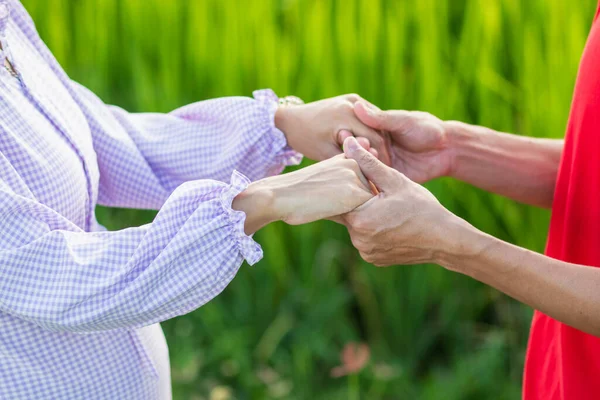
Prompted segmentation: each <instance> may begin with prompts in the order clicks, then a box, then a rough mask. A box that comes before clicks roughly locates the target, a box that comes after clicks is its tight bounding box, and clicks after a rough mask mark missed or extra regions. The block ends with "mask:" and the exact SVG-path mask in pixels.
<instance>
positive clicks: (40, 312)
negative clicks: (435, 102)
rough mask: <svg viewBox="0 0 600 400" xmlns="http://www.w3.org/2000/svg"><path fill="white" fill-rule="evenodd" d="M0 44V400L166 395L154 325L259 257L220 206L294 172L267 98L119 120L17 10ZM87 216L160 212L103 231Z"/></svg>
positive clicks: (8, 16) (8, 9)
mask: <svg viewBox="0 0 600 400" xmlns="http://www.w3.org/2000/svg"><path fill="white" fill-rule="evenodd" d="M0 39H1V42H2V47H3V49H4V51H3V52H2V54H1V55H0V58H1V59H0V65H3V64H4V58H5V57H7V58H8V59H9V60H10V61H11V63H12V64H13V65H14V67H15V69H16V71H17V72H18V77H14V76H12V75H11V74H9V73H8V71H6V70H5V69H4V68H1V72H0V399H11V400H13V399H28V400H29V399H165V398H170V389H168V386H169V368H168V357H167V353H166V346H165V345H164V336H163V335H162V331H161V330H160V326H159V325H158V324H157V323H158V322H160V321H164V320H166V319H169V318H172V317H175V316H177V315H182V314H185V313H188V312H190V311H192V310H194V309H196V308H198V307H200V306H202V305H203V304H205V303H207V302H208V301H210V300H211V299H212V298H213V297H215V296H216V295H218V294H219V293H220V292H221V291H222V290H223V289H224V288H225V286H227V284H228V283H229V282H230V281H231V280H232V279H233V277H234V276H235V274H236V272H237V270H238V268H239V267H240V265H241V264H242V262H243V260H244V259H245V260H247V261H248V263H250V264H253V263H256V262H257V261H258V260H259V259H260V258H261V256H262V252H261V249H260V246H259V245H258V244H257V243H255V242H254V241H253V240H252V239H251V238H250V237H248V236H246V235H245V234H244V229H243V225H244V218H245V215H244V214H243V213H241V212H236V211H233V210H232V209H231V202H232V199H233V198H234V196H235V195H236V194H238V193H239V192H240V191H242V190H244V188H245V187H246V185H247V184H248V182H249V180H255V179H260V178H262V177H265V176H268V175H272V174H277V173H279V172H281V170H282V169H283V168H284V167H285V166H286V165H289V164H296V163H298V162H299V161H300V155H299V154H298V153H296V152H294V151H292V150H291V149H290V148H289V147H288V146H287V144H286V141H285V137H284V135H283V134H282V132H281V131H279V130H278V129H276V128H275V126H274V121H273V117H274V113H275V109H276V107H277V97H276V96H275V94H274V93H273V92H271V91H270V90H262V91H257V92H255V93H254V99H252V98H245V97H230V98H221V99H215V100H209V101H203V102H199V103H195V104H191V105H188V106H186V107H183V108H180V109H178V110H175V111H173V112H171V113H169V114H130V113H128V112H126V111H124V110H122V109H120V108H117V107H112V106H107V105H105V104H104V103H103V102H102V101H101V100H100V99H99V98H98V97H96V96H95V95H94V94H93V93H91V92H90V91H88V90H87V89H85V88H84V87H82V86H80V85H78V84H77V83H74V82H72V81H71V80H70V79H69V77H68V76H67V75H66V74H65V72H64V71H63V70H62V69H61V67H60V66H59V64H58V63H57V61H56V60H55V59H54V57H53V56H52V54H51V53H50V51H49V50H48V48H47V47H46V46H45V45H44V43H43V42H42V40H41V39H40V37H39V36H38V34H37V32H36V30H35V26H34V24H33V22H32V20H31V18H30V17H29V15H28V14H27V12H26V10H25V9H24V7H23V6H22V5H21V4H20V2H18V1H17V0H7V1H6V0H2V1H0ZM234 170H237V171H239V172H234ZM246 177H248V178H246ZM96 204H102V205H106V206H115V207H133V208H145V209H160V211H159V213H158V215H157V216H156V219H155V220H154V222H153V223H151V224H148V225H145V226H141V227H138V228H130V229H124V230H121V231H117V232H107V231H106V230H104V229H103V228H102V227H101V226H100V225H99V224H98V222H97V221H96V218H95V215H94V208H95V207H96ZM161 359H162V361H161ZM165 359H166V361H165ZM161 362H162V364H163V365H158V364H161ZM165 363H166V365H164V364H165ZM165 388H166V389H165Z"/></svg>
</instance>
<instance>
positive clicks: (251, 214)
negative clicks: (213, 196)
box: [231, 179, 279, 235]
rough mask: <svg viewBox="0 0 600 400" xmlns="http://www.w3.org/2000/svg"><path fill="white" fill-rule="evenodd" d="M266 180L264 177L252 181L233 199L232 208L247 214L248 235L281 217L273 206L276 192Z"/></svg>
mask: <svg viewBox="0 0 600 400" xmlns="http://www.w3.org/2000/svg"><path fill="white" fill-rule="evenodd" d="M265 181H266V180H264V179H263V180H261V181H257V182H252V183H250V185H248V187H247V188H246V190H244V191H243V192H241V193H240V194H238V195H237V196H236V197H235V198H234V199H233V203H232V204H231V208H232V209H234V210H236V211H242V212H244V213H245V214H246V220H245V222H244V231H245V233H246V234H247V235H252V234H253V233H255V232H257V231H258V230H260V229H261V228H263V227H264V226H266V225H268V224H270V223H271V222H275V221H277V220H278V219H279V218H278V215H277V214H276V212H275V209H274V207H273V205H274V193H273V191H272V190H271V189H270V187H269V185H268V184H266V182H265Z"/></svg>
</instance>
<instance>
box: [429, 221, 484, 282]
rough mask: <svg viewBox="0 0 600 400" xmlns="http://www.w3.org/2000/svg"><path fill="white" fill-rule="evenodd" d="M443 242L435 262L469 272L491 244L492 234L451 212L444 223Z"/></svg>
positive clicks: (435, 255)
mask: <svg viewBox="0 0 600 400" xmlns="http://www.w3.org/2000/svg"><path fill="white" fill-rule="evenodd" d="M442 226H443V227H444V228H443V230H442V234H441V235H440V237H441V239H440V243H442V244H441V245H440V246H439V248H438V251H436V252H435V253H434V260H433V261H434V262H435V263H436V264H438V265H440V266H442V267H444V268H446V269H448V270H451V271H454V272H460V273H463V274H467V275H470V274H469V271H468V270H469V266H470V265H471V264H472V263H473V261H476V260H477V258H478V257H480V255H481V254H482V253H483V252H484V251H485V249H486V248H488V247H489V246H490V244H491V243H490V240H491V239H493V238H492V237H491V236H489V235H487V234H485V233H483V232H481V231H479V230H478V229H476V228H475V227H474V226H472V225H471V224H469V223H468V222H466V221H465V220H463V219H462V218H459V217H457V216H456V215H454V214H450V215H449V218H448V219H447V220H446V221H445V222H444V223H443V224H442Z"/></svg>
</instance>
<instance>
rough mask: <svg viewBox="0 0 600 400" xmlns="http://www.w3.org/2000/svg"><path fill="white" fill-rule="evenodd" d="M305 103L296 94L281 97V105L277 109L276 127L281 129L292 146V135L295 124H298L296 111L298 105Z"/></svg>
mask: <svg viewBox="0 0 600 400" xmlns="http://www.w3.org/2000/svg"><path fill="white" fill-rule="evenodd" d="M302 104H304V103H303V102H302V100H300V99H299V98H297V97H294V96H288V97H282V98H280V99H279V106H278V107H277V110H276V111H275V127H276V128H277V129H279V130H280V131H281V132H283V134H284V135H285V137H286V140H287V142H288V145H290V146H291V144H290V142H291V141H293V140H291V139H292V138H291V136H292V135H293V132H295V131H294V129H293V128H294V126H298V121H297V118H296V111H297V108H298V106H300V105H302Z"/></svg>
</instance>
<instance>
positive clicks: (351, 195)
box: [232, 154, 373, 234]
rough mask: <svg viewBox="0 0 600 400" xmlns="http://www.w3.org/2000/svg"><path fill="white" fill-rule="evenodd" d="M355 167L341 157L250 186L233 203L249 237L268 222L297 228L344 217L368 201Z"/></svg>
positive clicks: (368, 193)
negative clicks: (322, 220)
mask: <svg viewBox="0 0 600 400" xmlns="http://www.w3.org/2000/svg"><path fill="white" fill-rule="evenodd" d="M372 197H373V194H372V192H371V189H370V186H369V183H368V181H367V180H366V179H365V177H364V175H363V174H362V172H360V168H359V167H358V164H357V163H356V161H354V160H350V159H347V158H346V157H345V156H344V155H343V154H342V155H338V156H336V157H333V158H331V159H328V160H325V161H322V162H320V163H317V164H314V165H311V166H309V167H306V168H303V169H301V170H298V171H295V172H291V173H288V174H284V175H278V176H273V177H270V178H266V179H262V180H260V181H257V182H253V183H251V184H250V186H248V188H247V189H246V190H245V191H244V192H242V193H240V194H239V195H238V196H237V197H236V198H235V199H234V201H233V205H232V207H233V209H234V210H241V211H244V212H245V213H246V224H245V230H246V233H247V234H252V233H254V232H256V231H257V230H258V229H260V228H262V227H263V226H265V225H267V224H268V223H270V222H274V221H277V220H281V221H284V222H286V223H288V224H290V225H300V224H305V223H308V222H313V221H317V220H320V219H325V218H330V217H333V216H336V215H340V214H345V213H348V212H350V211H352V210H354V209H355V208H356V207H358V206H360V205H361V204H363V203H365V202H366V201H367V200H369V199H371V198H372Z"/></svg>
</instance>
